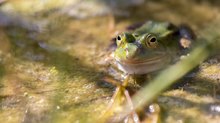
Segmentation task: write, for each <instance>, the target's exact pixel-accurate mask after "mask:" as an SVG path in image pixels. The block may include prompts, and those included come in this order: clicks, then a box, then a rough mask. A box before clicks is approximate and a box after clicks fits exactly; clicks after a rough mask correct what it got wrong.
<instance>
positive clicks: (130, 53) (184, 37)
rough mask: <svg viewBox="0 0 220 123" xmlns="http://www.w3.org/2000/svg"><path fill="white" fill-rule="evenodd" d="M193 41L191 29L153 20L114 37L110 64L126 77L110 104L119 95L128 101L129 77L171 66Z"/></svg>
mask: <svg viewBox="0 0 220 123" xmlns="http://www.w3.org/2000/svg"><path fill="white" fill-rule="evenodd" d="M195 38H196V37H195V34H194V33H193V31H192V29H191V28H189V27H188V26H186V25H180V26H176V25H174V24H172V23H170V22H157V21H147V22H145V23H143V24H141V25H140V26H139V27H136V28H135V29H132V30H128V31H125V32H122V33H120V34H119V35H118V36H116V38H115V44H116V48H115V49H114V50H113V58H114V62H115V63H116V66H117V68H118V69H119V70H120V71H122V72H123V73H125V74H126V75H127V76H126V77H125V79H124V80H123V81H122V83H121V85H119V86H118V87H117V88H116V91H115V94H114V95H113V97H112V103H113V102H114V100H116V98H118V97H121V95H123V94H124V95H125V97H126V98H127V100H128V101H129V100H131V99H130V96H128V95H127V96H126V93H127V94H128V93H129V92H128V91H127V90H126V86H127V85H128V80H129V78H130V77H131V76H132V75H136V76H137V75H146V74H149V73H152V72H155V71H159V70H161V69H164V68H166V67H167V66H169V65H170V64H174V63H175V62H176V61H178V60H180V59H181V56H185V55H188V53H189V51H190V50H191V49H192V47H193V40H195ZM122 91H123V92H122ZM111 105H112V104H111ZM131 105H132V104H131ZM109 107H111V106H109ZM156 107H158V106H156ZM157 109H158V108H157ZM133 116H135V118H133V119H137V118H138V115H137V114H136V113H135V115H133Z"/></svg>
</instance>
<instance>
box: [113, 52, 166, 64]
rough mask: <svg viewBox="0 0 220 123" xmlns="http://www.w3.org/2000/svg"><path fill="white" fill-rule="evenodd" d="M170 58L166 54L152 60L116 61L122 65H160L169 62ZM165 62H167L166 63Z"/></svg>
mask: <svg viewBox="0 0 220 123" xmlns="http://www.w3.org/2000/svg"><path fill="white" fill-rule="evenodd" d="M169 59H170V58H169V56H168V55H165V54H161V55H157V56H155V57H151V58H149V57H148V58H145V59H141V60H140V59H129V60H118V59H116V61H117V62H119V63H122V64H143V63H144V64H146V63H149V64H152V63H160V62H167V60H169ZM164 60H165V61H164Z"/></svg>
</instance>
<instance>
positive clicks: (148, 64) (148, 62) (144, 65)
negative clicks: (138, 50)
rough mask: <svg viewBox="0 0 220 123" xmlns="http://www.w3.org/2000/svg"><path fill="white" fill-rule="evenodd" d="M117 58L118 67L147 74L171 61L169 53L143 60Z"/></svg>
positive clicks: (129, 71) (126, 70) (134, 72)
mask: <svg viewBox="0 0 220 123" xmlns="http://www.w3.org/2000/svg"><path fill="white" fill-rule="evenodd" d="M115 60H116V63H117V65H118V68H119V69H120V70H122V71H124V72H125V73H128V74H146V73H149V72H153V71H156V70H159V69H161V68H163V67H165V66H167V65H168V64H169V63H170V62H171V57H170V56H169V55H167V54H166V55H162V54H161V55H159V56H156V57H152V58H146V59H141V60H134V59H133V60H131V59H129V60H117V59H115Z"/></svg>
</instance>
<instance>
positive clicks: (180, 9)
mask: <svg viewBox="0 0 220 123" xmlns="http://www.w3.org/2000/svg"><path fill="white" fill-rule="evenodd" d="M96 2H97V1H96ZM99 2H100V1H98V3H99ZM140 2H141V1H140ZM36 3H37V4H36ZM100 3H102V5H103V6H104V5H105V4H104V3H105V2H103V1H102V2H100ZM141 3H142V4H141V5H140V4H137V5H136V6H128V7H127V8H126V6H127V5H126V6H125V7H123V9H120V6H114V7H116V8H117V10H116V11H114V13H113V12H111V10H112V9H113V7H110V8H108V9H106V11H104V12H103V13H101V14H100V13H96V12H97V11H94V14H91V13H89V14H88V13H87V15H88V16H87V15H86V14H83V13H86V12H87V10H86V9H85V10H84V11H83V13H82V12H81V11H78V10H77V12H78V13H76V14H74V16H70V13H68V14H66V13H67V10H66V9H65V12H63V11H64V10H63V8H66V6H65V5H66V4H67V3H66V4H65V5H64V4H63V6H64V7H63V6H59V5H60V4H61V3H60V2H57V3H56V4H55V3H54V4H55V5H53V4H49V3H48V5H50V7H48V8H47V9H46V7H47V6H46V7H45V6H43V5H45V4H40V3H38V2H37V1H33V3H31V2H28V3H26V2H24V1H23V0H20V1H19V4H18V3H17V2H15V1H11V3H10V2H8V3H4V4H2V5H1V7H2V8H1V11H0V22H1V24H2V25H1V26H0V106H1V108H0V121H4V122H5V123H18V122H25V123H39V122H41V123H42V122H59V123H60V122H62V123H68V122H76V123H77V122H79V123H81V122H82V123H84V122H94V121H96V120H98V117H99V116H100V114H101V113H102V112H103V111H104V110H105V109H106V106H107V104H108V102H109V99H110V97H111V96H112V94H113V89H114V88H113V86H111V85H110V84H107V83H105V82H103V80H102V78H103V77H105V76H107V75H108V74H109V73H108V72H107V70H106V67H105V65H103V63H102V61H101V60H102V57H103V56H105V55H106V53H107V51H106V49H107V48H108V46H109V44H110V39H111V38H112V37H113V36H114V35H115V33H116V32H118V31H122V30H124V29H125V28H126V26H128V25H130V24H132V23H137V22H143V21H146V20H159V21H169V22H172V23H174V24H177V25H178V24H181V23H186V24H188V25H189V26H190V27H192V28H193V30H195V33H196V34H197V35H198V36H200V34H202V33H201V30H203V29H205V28H206V27H208V26H210V25H211V24H212V21H214V20H215V19H216V18H217V17H218V16H219V11H220V9H219V7H218V6H219V5H220V4H219V3H218V2H215V1H205V0H200V1H190V0H187V1H184V0H180V1H175V0H163V1H162V0H160V1H147V2H143V1H142V2H141ZM78 4H79V3H78ZM93 4H94V3H93ZM34 5H39V6H40V5H41V6H40V7H42V6H43V7H42V8H41V9H39V8H37V7H36V8H35V7H33V6H34ZM67 5H68V4H67ZM73 5H74V4H73ZM75 5H77V4H75ZM89 5H92V4H89ZM96 5H97V4H94V6H93V7H96ZM22 6H23V7H22ZM30 6H32V7H33V11H31V9H30ZM103 6H102V7H103ZM104 7H106V6H104ZM25 8H26V9H25ZM79 8H80V7H78V8H77V9H79ZM84 8H85V7H84ZM9 10H10V11H9ZM27 10H28V12H27ZM71 10H72V12H73V11H74V7H73V8H72V9H71ZM97 10H102V8H101V7H100V6H99V7H97ZM107 10H108V11H107ZM75 11H76V10H75ZM68 12H70V10H69V11H68ZM76 15H79V17H76ZM98 15H102V16H98ZM82 17H83V19H78V18H82ZM207 35H209V34H207ZM219 66H220V64H219V57H218V56H215V57H213V58H212V59H211V60H209V61H207V62H206V63H203V64H202V65H201V66H200V67H199V71H198V72H197V73H195V74H196V75H195V76H193V78H191V79H190V80H187V79H184V80H183V81H189V83H188V84H187V85H185V86H184V87H181V88H180V89H171V90H168V91H166V92H164V93H163V94H162V95H161V96H160V97H159V98H158V103H159V104H160V105H161V106H162V108H163V110H164V115H163V116H162V121H163V122H167V123H174V122H195V123H197V122H199V123H203V122H204V123H207V122H209V123H211V122H213V123H217V122H219V120H220V111H219V105H220V103H219V95H220V92H219V81H218V80H219V77H220V73H219Z"/></svg>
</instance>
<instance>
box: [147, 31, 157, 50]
mask: <svg viewBox="0 0 220 123" xmlns="http://www.w3.org/2000/svg"><path fill="white" fill-rule="evenodd" d="M145 43H146V45H147V47H149V48H157V46H158V42H157V38H156V37H155V36H154V35H150V34H149V35H147V37H146V42H145Z"/></svg>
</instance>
